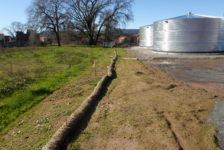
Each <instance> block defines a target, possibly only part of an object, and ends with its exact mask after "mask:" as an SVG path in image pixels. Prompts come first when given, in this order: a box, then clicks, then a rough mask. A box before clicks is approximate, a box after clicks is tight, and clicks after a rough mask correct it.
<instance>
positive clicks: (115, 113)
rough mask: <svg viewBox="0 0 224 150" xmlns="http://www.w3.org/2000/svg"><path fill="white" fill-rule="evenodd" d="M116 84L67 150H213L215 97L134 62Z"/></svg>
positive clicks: (120, 71)
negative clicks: (213, 108)
mask: <svg viewBox="0 0 224 150" xmlns="http://www.w3.org/2000/svg"><path fill="white" fill-rule="evenodd" d="M116 71H117V78H116V79H115V80H114V81H113V82H112V84H111V85H110V87H109V89H108V92H107V94H106V95H105V96H104V98H103V99H102V100H101V102H100V103H99V105H98V107H97V109H96V112H95V113H94V114H93V116H92V118H91V120H90V122H89V124H88V126H87V128H86V129H85V130H84V131H83V132H82V133H81V134H80V136H79V137H78V138H77V139H76V141H75V142H74V143H72V144H70V146H69V148H68V149H69V150H74V149H76V150H77V149H83V150H164V149H166V150H219V147H218V146H217V143H216V140H215V134H216V130H215V128H214V127H213V125H211V124H210V123H209V122H208V115H209V112H210V110H211V108H212V106H213V104H214V102H215V100H216V98H217V97H216V96H214V95H213V94H212V93H209V92H207V91H205V90H203V89H199V88H194V87H191V86H189V85H187V84H185V83H184V82H181V81H177V80H175V79H173V78H171V77H169V76H168V75H167V74H165V73H163V72H161V71H159V70H158V69H157V68H153V67H151V66H145V65H143V64H141V63H140V62H138V61H137V60H135V59H120V60H119V62H118V64H117V65H116Z"/></svg>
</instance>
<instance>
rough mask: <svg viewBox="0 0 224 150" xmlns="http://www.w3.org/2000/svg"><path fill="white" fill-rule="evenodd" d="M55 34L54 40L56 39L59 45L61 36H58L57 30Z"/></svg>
mask: <svg viewBox="0 0 224 150" xmlns="http://www.w3.org/2000/svg"><path fill="white" fill-rule="evenodd" d="M55 35H56V40H57V43H58V46H59V47H60V46H61V38H60V34H59V32H57V31H56V32H55Z"/></svg>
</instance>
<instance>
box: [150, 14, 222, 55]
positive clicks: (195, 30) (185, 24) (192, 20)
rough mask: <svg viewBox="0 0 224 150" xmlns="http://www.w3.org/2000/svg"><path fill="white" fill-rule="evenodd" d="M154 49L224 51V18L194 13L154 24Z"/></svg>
mask: <svg viewBox="0 0 224 150" xmlns="http://www.w3.org/2000/svg"><path fill="white" fill-rule="evenodd" d="M153 33H154V34H153V50H154V51H161V52H224V19H223V18H221V17H220V18H219V17H211V16H203V15H194V14H192V13H189V14H187V15H184V16H180V17H176V18H171V19H166V20H162V21H157V22H155V23H154V24H153Z"/></svg>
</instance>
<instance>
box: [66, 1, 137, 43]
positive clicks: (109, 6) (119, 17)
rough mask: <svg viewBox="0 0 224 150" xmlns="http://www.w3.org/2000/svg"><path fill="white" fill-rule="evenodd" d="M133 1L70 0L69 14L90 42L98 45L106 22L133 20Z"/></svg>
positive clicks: (121, 22) (117, 23) (122, 22)
mask: <svg viewBox="0 0 224 150" xmlns="http://www.w3.org/2000/svg"><path fill="white" fill-rule="evenodd" d="M132 2H133V0H69V1H67V4H68V5H69V9H68V14H69V16H70V17H71V19H72V21H73V22H74V23H75V27H76V29H78V30H79V31H80V32H81V33H83V34H84V35H86V36H87V37H88V39H89V44H90V45H96V44H97V43H98V40H99V37H100V35H101V33H102V30H103V28H104V27H106V24H110V25H112V23H109V22H116V25H119V24H125V23H126V22H128V21H130V20H132V11H131V5H132ZM113 24H115V23H113ZM107 27H109V26H107Z"/></svg>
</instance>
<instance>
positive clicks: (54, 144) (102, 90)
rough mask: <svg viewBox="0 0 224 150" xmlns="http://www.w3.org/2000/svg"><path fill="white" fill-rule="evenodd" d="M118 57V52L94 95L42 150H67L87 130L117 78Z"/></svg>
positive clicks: (73, 114)
mask: <svg viewBox="0 0 224 150" xmlns="http://www.w3.org/2000/svg"><path fill="white" fill-rule="evenodd" d="M117 57H118V56H117V52H116V51H115V56H114V58H113V59H112V60H111V64H110V65H109V66H108V72H107V75H105V76H103V77H102V79H101V80H100V81H99V82H98V83H97V85H96V87H95V89H94V90H93V92H92V94H91V95H90V96H89V97H88V98H87V99H86V100H84V101H83V103H82V104H81V105H80V106H79V107H78V109H77V110H76V111H75V112H73V113H72V114H71V115H70V116H69V118H68V119H67V120H66V122H65V123H64V124H63V125H62V126H61V127H60V128H59V129H58V130H57V131H56V132H55V134H54V135H53V136H52V138H51V139H50V140H49V142H48V143H47V144H46V145H45V146H44V147H43V148H42V150H66V149H67V145H68V144H69V143H70V142H72V141H73V140H75V138H76V137H77V136H78V135H79V133H80V132H81V131H82V130H83V129H85V127H86V126H87V124H88V122H89V120H90V118H91V116H92V114H93V113H94V111H95V109H96V107H97V105H98V103H99V101H100V100H101V99H102V97H103V96H104V95H105V94H106V92H107V87H108V86H109V85H110V83H111V81H112V80H113V79H114V78H116V72H115V69H114V68H115V63H116V60H117Z"/></svg>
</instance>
